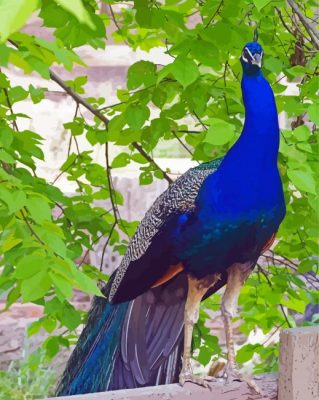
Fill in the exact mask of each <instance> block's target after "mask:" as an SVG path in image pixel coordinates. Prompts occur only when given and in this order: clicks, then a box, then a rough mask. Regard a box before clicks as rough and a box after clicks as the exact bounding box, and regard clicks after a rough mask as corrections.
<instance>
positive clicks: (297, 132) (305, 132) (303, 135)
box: [293, 125, 310, 142]
mask: <svg viewBox="0 0 319 400" xmlns="http://www.w3.org/2000/svg"><path fill="white" fill-rule="evenodd" d="M293 135H294V136H295V137H296V138H297V139H298V140H300V141H302V142H303V141H305V140H307V139H308V138H309V136H310V131H309V128H308V127H307V126H306V125H301V126H298V127H297V128H296V129H294V130H293Z"/></svg>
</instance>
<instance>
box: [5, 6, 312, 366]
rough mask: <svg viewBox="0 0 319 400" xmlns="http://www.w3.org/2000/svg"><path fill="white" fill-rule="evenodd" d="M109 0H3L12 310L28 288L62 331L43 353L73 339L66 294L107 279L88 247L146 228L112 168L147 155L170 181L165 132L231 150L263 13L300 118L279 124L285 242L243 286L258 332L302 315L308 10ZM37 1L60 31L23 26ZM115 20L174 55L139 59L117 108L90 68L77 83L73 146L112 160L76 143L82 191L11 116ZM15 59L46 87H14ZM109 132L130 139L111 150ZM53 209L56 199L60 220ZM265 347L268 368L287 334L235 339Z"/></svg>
mask: <svg viewBox="0 0 319 400" xmlns="http://www.w3.org/2000/svg"><path fill="white" fill-rule="evenodd" d="M105 2H106V3H107V4H108V5H109V7H113V6H114V5H116V6H117V7H118V8H120V12H118V13H109V14H106V13H103V12H102V11H101V10H100V9H99V4H100V2H97V1H96V0H77V1H73V2H72V6H70V4H71V2H70V1H62V0H59V1H58V0H43V1H41V2H40V1H29V0H28V1H26V0H14V1H10V2H9V1H7V0H0V66H1V71H0V117H1V120H0V163H1V169H0V182H1V185H0V232H1V233H0V252H1V255H2V257H1V264H0V268H1V276H0V294H1V295H3V294H5V295H6V299H7V300H6V308H9V307H10V306H11V305H12V304H13V303H14V302H16V301H19V300H22V301H32V302H35V303H36V304H40V305H42V306H44V316H43V317H42V318H41V319H40V320H39V321H36V322H35V323H34V324H32V325H31V327H30V329H29V334H30V335H31V334H35V333H36V332H38V331H39V330H40V329H42V328H43V329H45V330H46V331H47V332H49V333H51V334H52V336H51V337H50V338H49V339H48V340H46V342H45V343H44V345H43V347H44V349H45V351H46V357H52V356H54V355H55V354H56V353H57V352H58V351H59V348H60V347H61V346H68V345H69V344H70V343H72V342H74V338H75V336H74V330H75V329H76V327H77V326H78V325H79V324H80V323H81V322H82V321H83V320H84V319H85V315H84V313H82V312H81V311H79V310H76V309H75V308H74V307H73V306H72V305H71V304H70V300H71V298H72V294H73V289H74V288H78V289H80V290H83V291H86V292H88V293H91V294H97V295H100V292H99V290H98V288H97V286H96V284H95V282H96V281H97V280H106V279H107V277H106V276H105V275H103V274H102V273H101V272H100V271H99V270H97V269H95V268H94V267H93V266H90V265H87V264H86V263H85V262H84V257H83V254H85V252H86V251H88V250H91V249H92V248H93V245H94V244H96V243H98V241H99V240H100V239H101V237H102V236H104V237H108V243H109V245H111V246H113V248H114V251H119V252H120V254H123V252H124V251H125V247H126V245H127V242H128V239H129V237H130V236H131V235H132V234H133V232H134V229H135V227H136V224H135V223H131V224H130V223H128V222H127V221H124V220H122V219H121V218H120V215H119V214H118V208H117V207H118V205H120V204H122V203H123V198H122V196H121V194H120V193H118V192H116V191H114V188H113V185H112V176H111V171H112V168H122V167H125V166H127V165H128V164H129V163H130V162H132V161H133V162H135V163H137V164H138V165H139V168H140V179H139V180H140V184H141V185H147V184H150V183H151V182H153V180H154V179H163V178H167V173H168V172H169V171H162V170H161V169H160V168H159V166H158V165H157V164H156V163H155V161H154V160H153V159H152V154H153V151H158V149H159V147H160V146H162V145H163V143H166V144H167V145H168V146H169V147H172V148H174V149H177V146H180V145H181V143H182V145H183V149H184V148H185V147H186V148H187V149H188V150H189V151H190V153H191V154H192V155H191V156H192V159H193V160H195V161H199V162H203V161H208V160H211V159H212V158H216V157H219V156H221V155H223V154H224V153H225V152H226V151H227V150H228V148H229V147H230V146H231V145H232V144H233V143H234V141H235V140H236V138H237V137H238V135H239V134H240V131H241V128H242V121H243V118H244V109H243V104H242V100H241V89H240V74H241V65H240V62H239V56H240V54H241V51H242V47H243V45H244V43H245V42H248V41H251V40H252V35H253V26H254V24H255V23H257V24H258V26H259V35H260V42H261V43H262V45H263V48H264V53H265V56H264V68H263V71H264V74H265V76H266V78H267V79H268V80H269V81H270V82H271V84H272V87H273V90H274V93H275V96H276V102H277V106H278V111H279V112H281V113H285V115H286V117H287V118H288V120H289V125H290V128H287V129H284V130H282V132H281V145H280V153H279V168H280V172H281V175H282V179H283V184H284V191H285V198H286V204H287V217H286V219H285V221H284V223H283V224H282V226H281V228H280V230H279V232H278V234H277V239H278V241H277V242H276V244H275V247H274V249H273V252H272V253H271V254H270V255H269V254H268V255H265V256H263V257H262V258H261V261H264V263H263V264H262V265H260V267H259V269H258V273H257V274H256V275H253V276H252V277H251V278H249V280H248V281H247V283H246V285H245V287H244V288H243V291H242V296H241V298H240V307H241V314H240V316H241V318H242V320H243V323H242V325H241V330H242V331H243V332H245V333H246V334H248V333H249V332H251V331H252V330H253V329H254V327H255V326H259V327H260V328H261V329H262V330H263V332H264V333H269V332H271V329H272V328H277V327H278V328H279V327H287V326H293V325H294V319H293V318H292V315H293V314H294V313H302V312H303V311H304V308H305V306H306V304H307V303H309V302H318V295H317V293H316V292H315V290H314V289H313V287H312V285H313V284H314V283H316V282H317V275H316V274H317V273H318V263H317V257H318V185H317V180H316V175H317V168H318V148H317V147H318V129H317V128H318V123H319V120H318V115H319V114H318V103H317V91H318V84H319V77H318V61H319V59H318V52H317V51H315V50H318V44H317V42H316V40H315V39H316V37H315V35H314V34H313V33H312V32H311V31H309V27H305V26H304V25H303V24H302V23H301V22H300V18H295V17H294V18H290V15H291V14H292V11H291V9H288V8H287V7H288V6H287V5H286V3H285V2H284V1H282V0H277V1H268V0H253V1H252V0H240V1H237V2H224V1H219V0H207V1H198V2H196V1H194V0H186V1H183V2H180V1H171V0H165V1H163V2H156V1H147V0H145V1H135V2H134V3H133V2H132V3H129V5H127V4H126V5H125V6H123V5H122V3H119V2H116V1H113V0H108V1H105ZM299 4H300V8H301V10H302V12H303V13H304V14H305V15H306V17H307V18H309V21H310V22H311V19H310V18H313V17H314V7H315V3H314V2H313V1H312V0H303V1H301V2H299ZM34 11H35V12H36V13H37V15H38V18H40V20H41V23H42V25H43V27H44V28H43V29H45V28H50V29H51V31H52V33H53V38H52V40H50V41H48V40H45V39H43V38H40V37H36V36H34V35H30V34H28V33H25V32H24V31H19V30H20V28H22V27H23V25H24V24H25V22H26V21H27V20H28V18H29V17H30V16H31V14H32V13H33V12H34ZM113 14H114V15H113ZM113 18H115V20H116V24H115V25H114V22H113V21H112V20H113ZM194 21H195V22H194ZM109 24H113V26H116V31H115V32H114V33H113V34H112V36H113V38H112V39H113V40H114V41H116V42H123V43H124V42H125V43H127V44H128V45H129V46H130V47H131V48H132V49H133V50H135V49H137V48H140V49H142V50H145V51H150V50H151V49H153V48H156V47H162V48H163V50H164V51H166V53H167V54H168V55H169V56H170V57H171V62H170V63H168V64H167V65H165V66H162V65H155V64H154V63H152V62H149V61H138V62H136V63H134V64H133V65H131V66H130V68H129V70H128V75H127V84H126V88H122V89H121V90H118V99H119V103H117V104H115V105H110V104H108V103H107V101H106V100H105V99H104V98H93V97H87V96H86V93H85V84H86V82H87V77H85V76H78V77H76V78H75V79H74V80H73V81H67V82H66V85H67V87H68V89H67V90H68V92H70V91H71V94H73V97H74V98H75V100H76V101H75V115H74V119H73V120H71V121H65V124H64V127H65V129H66V132H67V134H68V135H69V137H70V143H71V142H72V141H74V142H75V143H77V142H76V140H77V137H78V136H82V137H83V140H85V138H86V140H87V141H88V143H89V144H91V145H92V146H95V145H102V146H104V147H105V154H106V165H107V167H108V168H107V171H106V170H105V167H104V166H102V165H98V164H96V163H94V162H93V160H92V156H91V152H90V151H79V152H78V153H76V154H75V153H70V154H68V157H67V159H66V160H65V162H64V163H63V165H61V167H60V169H61V175H62V174H64V175H65V176H66V177H67V179H68V180H70V181H72V182H75V183H76V184H77V186H78V191H77V194H76V196H74V197H72V198H70V197H67V196H66V195H65V194H63V193H62V192H61V191H60V190H59V189H58V188H57V187H56V186H55V184H54V183H49V182H46V181H45V180H44V179H42V178H41V177H39V176H38V174H37V161H38V160H44V161H45V155H44V154H43V151H42V143H43V138H42V137H41V136H40V135H39V134H38V133H36V132H33V131H29V130H21V129H19V125H20V121H21V120H22V119H23V118H28V116H27V115H25V114H21V113H20V114H17V113H15V109H16V108H15V104H16V103H18V102H23V101H25V100H26V99H29V100H30V99H31V101H32V102H33V103H34V104H35V107H36V105H37V104H38V103H40V102H41V101H42V100H43V99H44V95H45V91H46V89H45V87H46V86H47V82H45V81H46V80H48V79H51V78H52V79H54V80H56V81H57V79H56V77H55V75H53V74H52V73H51V71H50V68H51V66H52V65H55V64H59V65H61V66H63V67H64V68H65V69H67V70H68V71H71V70H72V68H73V66H74V65H75V64H78V65H82V66H84V65H85V64H84V62H83V61H82V60H81V58H80V56H79V55H78V54H77V48H79V47H81V46H84V45H88V46H91V47H92V48H93V49H101V48H102V49H103V48H104V47H105V45H106V44H108V40H109V38H106V26H107V25H109ZM310 25H311V23H310ZM13 68H18V69H20V70H22V71H23V72H24V73H26V74H30V73H36V74H38V75H39V76H40V77H42V79H43V84H41V87H34V86H32V85H30V86H29V87H28V88H25V87H24V88H23V87H21V86H18V85H17V86H15V83H14V82H11V81H10V79H9V77H8V75H9V74H7V71H8V70H10V69H13ZM58 82H60V81H59V80H58ZM60 83H61V82H60ZM291 84H294V85H295V87H296V91H295V92H294V93H293V94H291V93H290V92H288V91H287V90H286V89H287V87H288V86H290V85H291ZM63 89H64V90H65V89H66V88H65V86H63ZM75 94H77V96H82V99H83V100H85V101H86V103H84V102H83V101H82V105H81V107H86V108H88V109H89V110H90V111H91V112H92V110H93V112H94V114H95V117H94V121H93V123H92V122H91V121H90V122H88V121H87V120H86V119H85V118H84V117H83V115H82V114H81V113H79V102H78V100H79V98H78V97H76V95H75ZM106 97H108V96H106ZM83 104H84V106H83ZM98 110H100V111H98ZM151 111H152V113H151ZM81 139H82V138H81ZM109 144H113V145H116V146H118V147H119V149H120V152H119V154H118V155H117V156H116V157H115V158H114V159H113V160H111V159H110V157H109V152H108V149H109ZM57 179H58V177H57ZM98 199H109V200H110V202H111V204H112V210H111V211H107V210H104V209H102V208H100V207H97V206H96V205H95V204H94V202H95V200H98ZM53 207H57V208H58V209H59V210H60V214H59V215H58V217H57V218H56V219H54V220H53V219H52V216H51V213H52V209H53ZM76 260H77V263H76ZM79 260H80V261H79ZM265 262H266V263H265ZM219 302H220V299H219V295H216V296H214V303H212V302H211V301H210V300H207V301H206V302H205V303H204V305H203V307H204V308H205V307H206V308H218V306H215V305H214V304H216V303H219ZM203 316H204V314H202V317H201V319H200V322H199V324H198V329H199V330H198V331H197V332H199V333H198V335H197V336H196V335H195V347H196V348H197V349H199V352H198V354H197V358H198V360H199V361H200V362H201V363H202V364H206V363H207V362H209V351H212V350H214V351H215V353H216V354H218V355H220V354H221V351H220V349H219V347H218V344H217V341H216V340H215V339H214V338H211V337H210V335H209V334H208V330H207V328H205V326H204V319H203V318H204V317H203ZM55 327H65V328H64V329H66V333H65V334H63V335H61V336H58V335H55V334H54V332H53V331H54V329H55ZM254 353H257V354H258V355H259V358H260V364H259V365H258V366H257V367H256V369H257V370H258V371H263V370H272V369H275V368H276V360H277V356H278V350H277V347H276V346H267V345H262V344H259V345H258V346H257V345H254V346H251V345H248V346H246V347H244V348H243V349H242V350H241V351H240V352H239V354H238V361H239V362H245V361H246V360H248V359H250V358H251V356H252V355H253V354H254Z"/></svg>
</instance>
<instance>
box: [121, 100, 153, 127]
mask: <svg viewBox="0 0 319 400" xmlns="http://www.w3.org/2000/svg"><path fill="white" fill-rule="evenodd" d="M125 115H126V118H127V123H128V125H129V126H130V127H131V128H132V129H133V130H135V131H137V130H139V129H141V128H142V126H143V124H144V122H145V121H146V120H147V119H148V118H149V116H150V110H149V109H148V107H146V106H142V105H139V104H137V105H135V104H130V105H129V106H128V107H127V109H126V112H125Z"/></svg>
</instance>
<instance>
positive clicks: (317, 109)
mask: <svg viewBox="0 0 319 400" xmlns="http://www.w3.org/2000/svg"><path fill="white" fill-rule="evenodd" d="M308 115H309V118H310V120H311V121H312V122H313V123H314V124H316V125H317V126H319V104H318V103H314V104H311V106H309V108H308Z"/></svg>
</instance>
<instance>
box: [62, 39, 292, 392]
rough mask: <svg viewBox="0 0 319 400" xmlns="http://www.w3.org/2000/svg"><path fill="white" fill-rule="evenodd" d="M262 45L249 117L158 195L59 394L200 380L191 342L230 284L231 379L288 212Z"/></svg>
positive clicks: (225, 311) (247, 93)
mask: <svg viewBox="0 0 319 400" xmlns="http://www.w3.org/2000/svg"><path fill="white" fill-rule="evenodd" d="M262 57H263V50H262V47H261V46H260V44H259V43H258V42H257V41H254V42H251V43H247V44H246V45H245V47H244V49H243V51H242V54H241V57H240V61H241V64H242V68H243V76H242V82H241V86H242V94H243V101H244V105H245V123H244V127H243V131H242V133H241V136H240V137H239V139H238V140H237V142H236V143H235V144H234V145H233V146H232V148H231V149H230V150H229V151H228V153H227V154H226V155H225V156H224V157H223V158H222V159H218V160H213V161H211V162H208V163H204V164H201V165H199V166H198V167H195V168H192V169H190V170H189V171H187V172H186V173H185V174H183V175H182V176H181V177H180V178H179V179H177V180H176V181H175V182H174V183H173V184H172V185H170V187H169V188H168V189H167V190H166V191H165V192H164V193H163V194H162V195H161V196H160V197H159V198H158V199H157V200H156V201H155V203H154V204H153V206H152V207H151V208H150V209H149V210H148V212H147V213H146V215H145V217H144V218H143V220H142V221H141V223H140V225H139V227H138V229H137V231H136V233H135V235H134V236H133V237H132V239H131V241H130V244H129V246H128V249H127V252H126V254H125V256H124V258H123V260H122V262H121V264H120V266H119V267H118V268H117V270H115V271H114V273H113V274H112V276H111V278H110V280H109V282H108V283H107V284H106V285H105V287H104V288H103V294H104V295H105V298H102V297H98V298H95V299H94V301H93V305H92V308H91V311H90V314H89V319H88V323H87V325H86V327H85V328H84V330H83V332H82V334H81V336H80V338H79V341H78V343H77V346H76V348H75V350H74V351H73V353H72V355H71V357H70V359H69V361H68V364H67V366H66V369H65V372H64V374H63V376H62V378H61V380H60V383H59V385H58V389H57V394H58V395H73V394H80V393H90V392H99V391H107V390H116V389H125V388H137V387H143V386H152V385H160V384H167V383H174V382H180V383H181V384H184V382H186V381H192V382H195V383H198V384H202V385H204V386H206V385H207V381H206V380H205V378H203V377H198V376H194V375H193V372H192V368H191V341H192V332H193V326H194V324H195V323H196V322H197V319H198V312H199V305H200V302H201V301H202V300H203V299H205V298H207V297H208V296H210V295H211V294H212V293H214V292H216V291H217V290H219V289H220V288H221V287H223V286H224V285H226V289H225V291H224V294H223V298H222V304H221V312H222V315H223V319H224V325H225V332H226V343H227V351H228V360H227V364H226V368H225V376H226V377H227V380H228V381H230V380H232V379H238V378H239V379H246V380H247V382H248V383H249V384H250V386H252V387H254V388H255V389H256V385H255V384H254V382H253V381H252V380H250V379H248V378H245V377H243V376H242V375H241V373H240V372H239V371H238V370H237V369H236V364H235V351H234V341H233V331H232V324H231V318H232V316H233V315H234V312H235V310H236V306H237V299H238V296H239V292H240V289H241V287H242V285H243V284H244V282H245V280H246V278H247V277H248V276H249V274H250V273H251V272H252V271H253V269H254V267H255V265H256V262H257V260H258V258H259V256H260V255H261V254H262V253H263V252H264V251H265V250H266V249H268V248H269V247H270V246H271V244H272V242H273V240H274V238H275V234H276V231H277V230H278V228H279V225H280V223H281V222H282V220H283V218H284V216H285V202H284V195H283V189H282V183H281V179H280V175H279V172H278V167H277V157H278V147H279V126H278V114H277V110H276V104H275V99H274V95H273V92H272V89H271V86H270V85H269V83H268V82H267V80H266V79H265V78H264V76H263V74H262V71H261V64H262Z"/></svg>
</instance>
